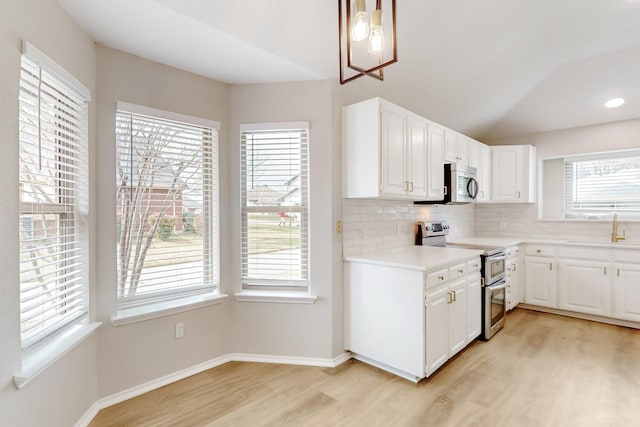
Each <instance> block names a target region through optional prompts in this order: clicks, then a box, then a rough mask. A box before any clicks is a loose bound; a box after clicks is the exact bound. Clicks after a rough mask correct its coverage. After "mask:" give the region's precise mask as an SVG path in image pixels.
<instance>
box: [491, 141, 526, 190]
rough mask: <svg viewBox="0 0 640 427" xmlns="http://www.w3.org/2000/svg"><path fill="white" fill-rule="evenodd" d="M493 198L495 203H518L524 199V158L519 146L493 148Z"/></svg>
mask: <svg viewBox="0 0 640 427" xmlns="http://www.w3.org/2000/svg"><path fill="white" fill-rule="evenodd" d="M491 167H492V176H491V197H492V199H493V200H495V201H502V202H517V201H519V200H520V199H521V198H522V175H521V173H522V169H523V167H524V165H523V158H522V154H521V150H520V149H519V147H517V146H508V147H493V152H492V159H491Z"/></svg>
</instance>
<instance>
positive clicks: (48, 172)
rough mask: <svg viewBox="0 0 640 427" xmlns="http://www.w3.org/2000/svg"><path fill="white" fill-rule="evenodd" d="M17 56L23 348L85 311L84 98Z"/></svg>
mask: <svg viewBox="0 0 640 427" xmlns="http://www.w3.org/2000/svg"><path fill="white" fill-rule="evenodd" d="M81 92H82V91H81V90H78V89H76V88H74V87H73V86H71V85H70V84H69V83H67V82H66V81H63V80H61V79H59V78H58V77H57V76H56V75H54V74H53V73H51V72H49V71H48V69H46V68H43V67H42V65H41V64H40V63H38V62H36V61H34V60H32V59H31V58H29V57H27V56H24V55H23V57H22V61H21V71H20V99H19V138H20V142H19V171H20V172H19V174H20V178H19V185H20V221H19V225H18V229H19V236H20V327H21V338H22V347H23V348H28V347H31V346H32V345H33V344H35V343H37V342H39V341H41V340H42V339H44V338H47V337H49V336H51V335H53V334H55V333H57V332H59V331H61V330H63V329H64V328H66V327H68V326H71V325H72V324H77V323H78V322H82V321H84V319H85V318H86V316H87V313H88V286H89V283H88V282H89V280H88V271H87V268H88V267H87V266H88V263H89V262H88V247H89V245H88V235H87V225H88V224H87V223H88V209H89V208H88V181H89V178H88V173H87V168H88V146H87V145H88V141H87V120H88V112H87V111H88V110H87V101H88V100H87V99H86V98H85V97H84V96H83V95H81V94H80V93H81Z"/></svg>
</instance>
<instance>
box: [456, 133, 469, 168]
mask: <svg viewBox="0 0 640 427" xmlns="http://www.w3.org/2000/svg"><path fill="white" fill-rule="evenodd" d="M471 142H472V140H471V138H469V137H468V136H466V135H462V134H458V150H457V156H456V163H458V164H462V165H468V164H469V160H470V153H469V151H470V148H471V147H470V145H471Z"/></svg>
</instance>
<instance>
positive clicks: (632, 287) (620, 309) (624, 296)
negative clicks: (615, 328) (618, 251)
mask: <svg viewBox="0 0 640 427" xmlns="http://www.w3.org/2000/svg"><path fill="white" fill-rule="evenodd" d="M613 317H615V318H618V319H624V320H631V321H634V322H640V265H638V264H635V265H634V264H618V265H616V272H615V276H614V277H613Z"/></svg>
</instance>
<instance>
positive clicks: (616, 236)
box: [611, 213, 627, 243]
mask: <svg viewBox="0 0 640 427" xmlns="http://www.w3.org/2000/svg"><path fill="white" fill-rule="evenodd" d="M626 238H627V235H626V231H624V230H623V231H622V234H618V214H617V213H614V214H613V231H612V232H611V241H612V242H613V243H616V242H618V241H620V240H624V239H626Z"/></svg>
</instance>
